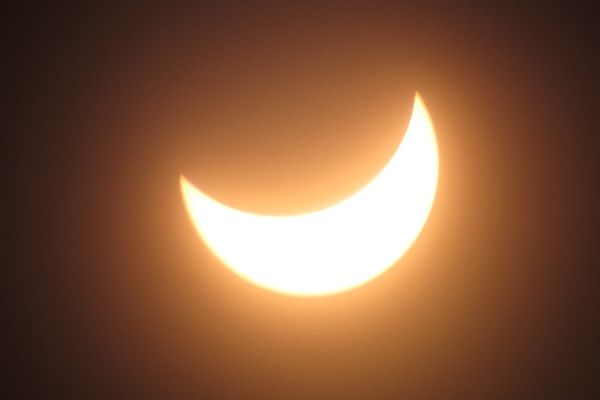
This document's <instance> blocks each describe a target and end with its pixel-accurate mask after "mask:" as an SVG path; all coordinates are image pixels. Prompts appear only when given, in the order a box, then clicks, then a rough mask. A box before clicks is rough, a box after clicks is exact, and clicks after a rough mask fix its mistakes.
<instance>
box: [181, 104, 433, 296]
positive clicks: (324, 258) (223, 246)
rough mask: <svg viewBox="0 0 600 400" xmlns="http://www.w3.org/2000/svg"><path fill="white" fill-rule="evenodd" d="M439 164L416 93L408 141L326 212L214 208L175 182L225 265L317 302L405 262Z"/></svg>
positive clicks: (193, 189)
mask: <svg viewBox="0 0 600 400" xmlns="http://www.w3.org/2000/svg"><path fill="white" fill-rule="evenodd" d="M438 163H439V161H438V151H437V144H436V139H435V132H434V129H433V125H432V123H431V119H430V117H429V115H428V113H427V110H426V108H425V104H424V103H423V101H422V99H421V97H420V96H419V95H418V94H416V95H415V101H414V106H413V111H412V116H411V119H410V122H409V124H408V129H407V131H406V135H405V137H404V139H403V140H402V142H401V144H400V145H399V146H398V149H397V150H396V152H395V153H394V155H393V156H392V158H391V159H390V160H389V162H388V163H387V165H386V166H385V167H384V168H383V169H382V170H381V172H380V173H379V174H378V175H377V176H376V177H375V178H374V179H373V180H371V182H369V183H368V184H367V185H365V186H364V187H363V188H362V189H361V190H359V191H358V192H356V193H354V194H353V195H351V196H350V197H348V198H346V199H345V200H343V201H341V202H339V203H337V204H334V205H332V206H330V207H327V208H323V209H320V210H317V211H314V212H310V213H306V214H299V215H289V216H265V215H257V214H252V213H249V212H244V211H240V210H237V209H234V208H231V207H228V206H226V205H224V204H222V203H219V202H218V201H216V200H214V199H212V198H211V197H209V196H207V195H206V194H204V193H203V192H201V191H200V190H198V189H197V188H196V187H194V185H192V184H191V183H190V182H189V181H188V180H187V179H186V178H185V177H184V176H183V175H182V176H181V177H180V184H181V190H182V195H183V199H184V202H185V205H186V207H187V211H188V213H189V216H190V218H191V220H192V222H193V224H194V226H195V227H196V230H197V231H198V233H199V234H200V236H201V238H202V239H203V240H204V242H205V243H206V244H207V245H208V247H209V248H210V249H211V250H212V252H213V253H214V254H215V255H216V256H217V257H218V258H219V259H220V260H221V262H222V263H223V264H225V265H226V266H227V267H229V268H230V269H231V270H232V271H233V272H235V273H236V274H238V275H239V276H241V277H242V278H244V279H246V280H248V281H250V282H252V283H253V284H255V285H257V286H260V287H263V288H266V289H269V290H272V291H275V292H280V293H284V294H288V295H296V296H320V295H329V294H333V293H338V292H342V291H346V290H349V289H352V288H355V287H357V286H360V285H362V284H364V283H366V282H368V281H370V280H372V279H373V278H375V277H377V276H378V275H380V274H382V273H383V272H384V271H386V270H387V269H388V268H390V267H391V266H392V265H393V264H394V263H395V262H396V261H398V259H399V258H400V257H402V255H403V254H404V253H405V252H406V251H407V250H408V248H409V247H410V246H411V245H412V243H413V242H414V241H415V240H416V238H417V236H418V235H419V233H420V231H421V229H422V228H423V226H424V225H425V221H426V220H427V217H428V216H429V213H430V211H431V207H432V205H433V200H434V197H435V193H436V188H437V180H438Z"/></svg>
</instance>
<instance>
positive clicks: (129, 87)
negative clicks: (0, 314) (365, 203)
mask: <svg viewBox="0 0 600 400" xmlns="http://www.w3.org/2000/svg"><path fill="white" fill-rule="evenodd" d="M275 3H276V2H272V4H269V3H260V4H257V3H254V4H250V3H247V4H244V5H238V4H232V3H229V4H221V3H219V4H216V2H215V4H213V5H205V6H196V7H182V6H177V7H174V6H171V5H165V6H154V7H143V8H138V7H134V6H124V5H118V6H107V5H105V4H102V3H99V4H98V5H96V6H80V5H79V6H74V7H66V6H65V7H63V6H61V7H58V6H49V5H46V6H36V7H33V6H32V7H30V8H26V7H23V6H20V7H16V6H12V7H11V6H8V7H7V10H6V12H3V13H2V14H3V18H4V19H6V23H3V26H4V28H5V30H6V33H5V35H4V36H5V37H7V38H9V40H10V42H11V45H10V46H9V47H8V50H7V51H6V52H5V54H4V57H3V58H4V61H3V64H5V65H6V66H7V67H8V72H7V73H5V74H4V76H3V77H4V78H5V83H4V85H5V86H4V87H5V88H7V90H5V93H7V94H8V100H9V102H8V103H9V106H8V108H5V110H4V111H5V112H6V113H7V114H8V117H9V118H8V125H7V128H6V132H7V135H5V139H4V140H6V144H5V145H3V146H2V151H3V153H4V156H3V160H4V161H5V162H6V164H7V165H6V167H5V168H4V171H5V173H4V175H5V176H6V178H7V183H6V184H5V188H6V191H5V192H6V193H5V195H4V198H5V199H7V200H8V207H6V208H5V210H6V211H7V214H8V215H7V218H6V219H5V221H8V222H5V223H4V225H5V226H7V227H8V231H9V238H8V240H7V241H6V242H5V243H6V248H7V251H6V252H5V257H6V260H7V261H6V262H5V263H3V267H2V268H3V275H4V276H6V278H7V279H6V282H7V284H8V285H7V286H8V290H7V291H3V295H2V307H3V310H5V311H6V315H7V316H8V317H7V319H5V322H4V326H5V327H6V329H5V331H6V332H7V333H8V339H7V340H6V342H5V346H4V347H5V348H6V349H7V350H8V355H7V357H6V358H5V359H6V360H7V361H6V365H8V366H9V369H10V370H11V373H10V374H9V375H8V381H9V382H8V384H7V385H3V387H4V389H6V390H8V391H9V392H11V394H12V396H11V398H19V397H34V398H128V399H131V398H159V399H160V398H165V399H166V398H218V399H221V398H222V399H230V398H231V399H252V398H257V399H265V398H282V399H287V398H294V399H304V398H306V399H320V398H323V399H338V398H339V399H353V398H356V399H366V398H372V399H388V398H390V399H392V398H393V399H396V398H409V399H417V398H429V399H431V398H443V399H448V398H465V399H470V398H501V399H507V398H514V399H520V398H528V399H534V398H535V399H537V398H540V399H542V398H543V399H546V398H548V397H549V396H550V395H554V396H558V397H564V398H592V397H593V396H592V394H591V390H592V383H593V378H594V374H593V369H592V366H593V364H594V361H595V360H596V358H597V349H596V347H597V346H596V344H595V338H596V337H597V334H596V330H595V326H594V325H595V321H596V320H597V319H598V318H597V317H598V315H597V314H598V312H597V307H596V303H595V302H594V301H593V299H592V291H593V290H595V289H596V286H597V284H596V282H597V280H594V279H593V278H592V276H593V272H594V270H595V268H596V266H597V265H598V263H597V257H595V256H596V242H597V235H596V234H595V226H596V223H597V219H598V218H597V217H598V211H597V204H598V193H597V190H598V189H597V182H598V169H597V165H596V164H597V162H596V154H597V151H598V135H597V132H598V123H597V121H596V120H597V115H596V114H597V113H596V108H597V104H598V98H597V94H596V93H597V89H598V82H597V78H596V75H597V71H598V62H597V59H596V58H597V56H596V55H597V54H598V37H597V36H598V35H597V32H596V31H597V26H598V22H599V21H598V20H597V19H595V18H594V15H595V14H597V12H598V11H599V10H598V6H596V5H592V4H591V2H590V4H585V3H579V4H574V3H572V2H568V3H567V2H565V4H564V5H552V6H549V5H547V4H545V5H543V6H541V7H538V6H534V5H529V4H527V3H525V2H518V3H516V4H514V5H509V4H506V3H505V2H502V3H501V4H502V5H500V6H486V7H485V8H484V7H481V6H477V7H462V6H461V7H457V6H451V5H449V4H446V5H443V6H439V5H430V6H424V5H422V4H420V5H419V6H414V5H403V4H396V3H399V2H387V3H386V2H364V3H362V4H360V3H356V4H355V3H351V2H331V3H328V4H327V5H325V4H324V2H315V3H311V2H309V3H303V4H301V5H300V4H298V5H295V6H290V5H287V6H281V5H277V4H275ZM417 90H418V91H419V92H420V93H421V95H422V96H423V98H424V100H425V102H426V104H427V106H428V107H429V110H430V112H431V116H432V119H433V122H434V124H435V127H436V131H437V137H438V140H439V146H440V183H439V188H438V196H437V198H436V202H435V204H434V206H433V210H432V214H431V216H430V219H429V221H428V222H427V225H426V226H425V229H424V231H423V232H422V234H421V236H420V238H419V239H418V241H417V242H416V243H415V244H414V246H413V247H412V248H411V250H410V251H409V252H408V253H407V254H406V255H405V256H404V257H403V258H402V259H401V260H400V261H399V262H398V263H397V265H396V266H395V267H394V268H392V269H391V270H390V271H389V272H387V273H386V274H384V275H383V276H382V277H380V278H378V279H376V280H375V281H373V282H371V283H369V284H367V285H365V286H364V287H362V288H359V289H357V290H354V291H351V292H348V293H345V294H341V295H339V296H333V297H327V298H317V299H297V298H290V297H284V296H280V295H276V294H272V293H268V292H265V291H263V290H261V289H258V288H255V287H253V286H251V285H249V284H247V283H245V282H243V281H241V280H239V279H238V278H237V277H235V276H234V275H233V274H231V273H230V272H229V271H228V270H226V269H225V268H223V267H222V266H221V265H220V264H219V263H218V262H217V260H215V259H214V258H213V257H212V256H211V254H210V253H209V252H208V250H207V248H206V247H205V246H204V245H203V244H202V243H201V242H200V241H199V240H198V239H197V237H196V235H195V233H194V231H193V229H192V227H191V225H190V223H189V221H188V220H187V216H186V214H185V210H184V208H183V204H182V202H181V198H180V194H179V188H178V177H179V174H182V173H183V174H185V175H186V176H188V177H190V178H191V179H192V181H193V182H194V183H195V184H196V185H198V186H199V187H201V188H202V189H203V190H205V191H206V192H208V193H210V194H211V195H213V196H215V197H216V198H218V199H219V200H221V201H223V202H226V203H229V204H231V205H233V206H236V207H240V208H244V209H247V210H252V211H254V212H262V213H277V214H282V213H292V212H301V211H306V210H309V209H314V208H317V207H322V206H324V205H326V204H330V203H332V202H335V201H337V200H339V199H341V198H343V197H345V196H347V195H348V194H350V193H352V192H353V191H355V190H356V189H357V188H359V187H360V186H361V185H363V184H364V183H366V182H367V181H368V180H369V179H370V178H371V177H373V176H374V175H375V174H376V173H377V172H378V170H379V169H380V168H381V167H382V166H383V165H384V164H385V163H386V161H387V158H388V157H389V156H390V155H391V154H392V153H393V151H394V149H395V146H396V145H397V144H398V143H399V142H400V140H402V133H403V132H404V129H405V127H406V125H407V123H408V119H409V117H410V110H411V105H412V100H413V96H414V93H415V91H417ZM3 280H4V279H3Z"/></svg>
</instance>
